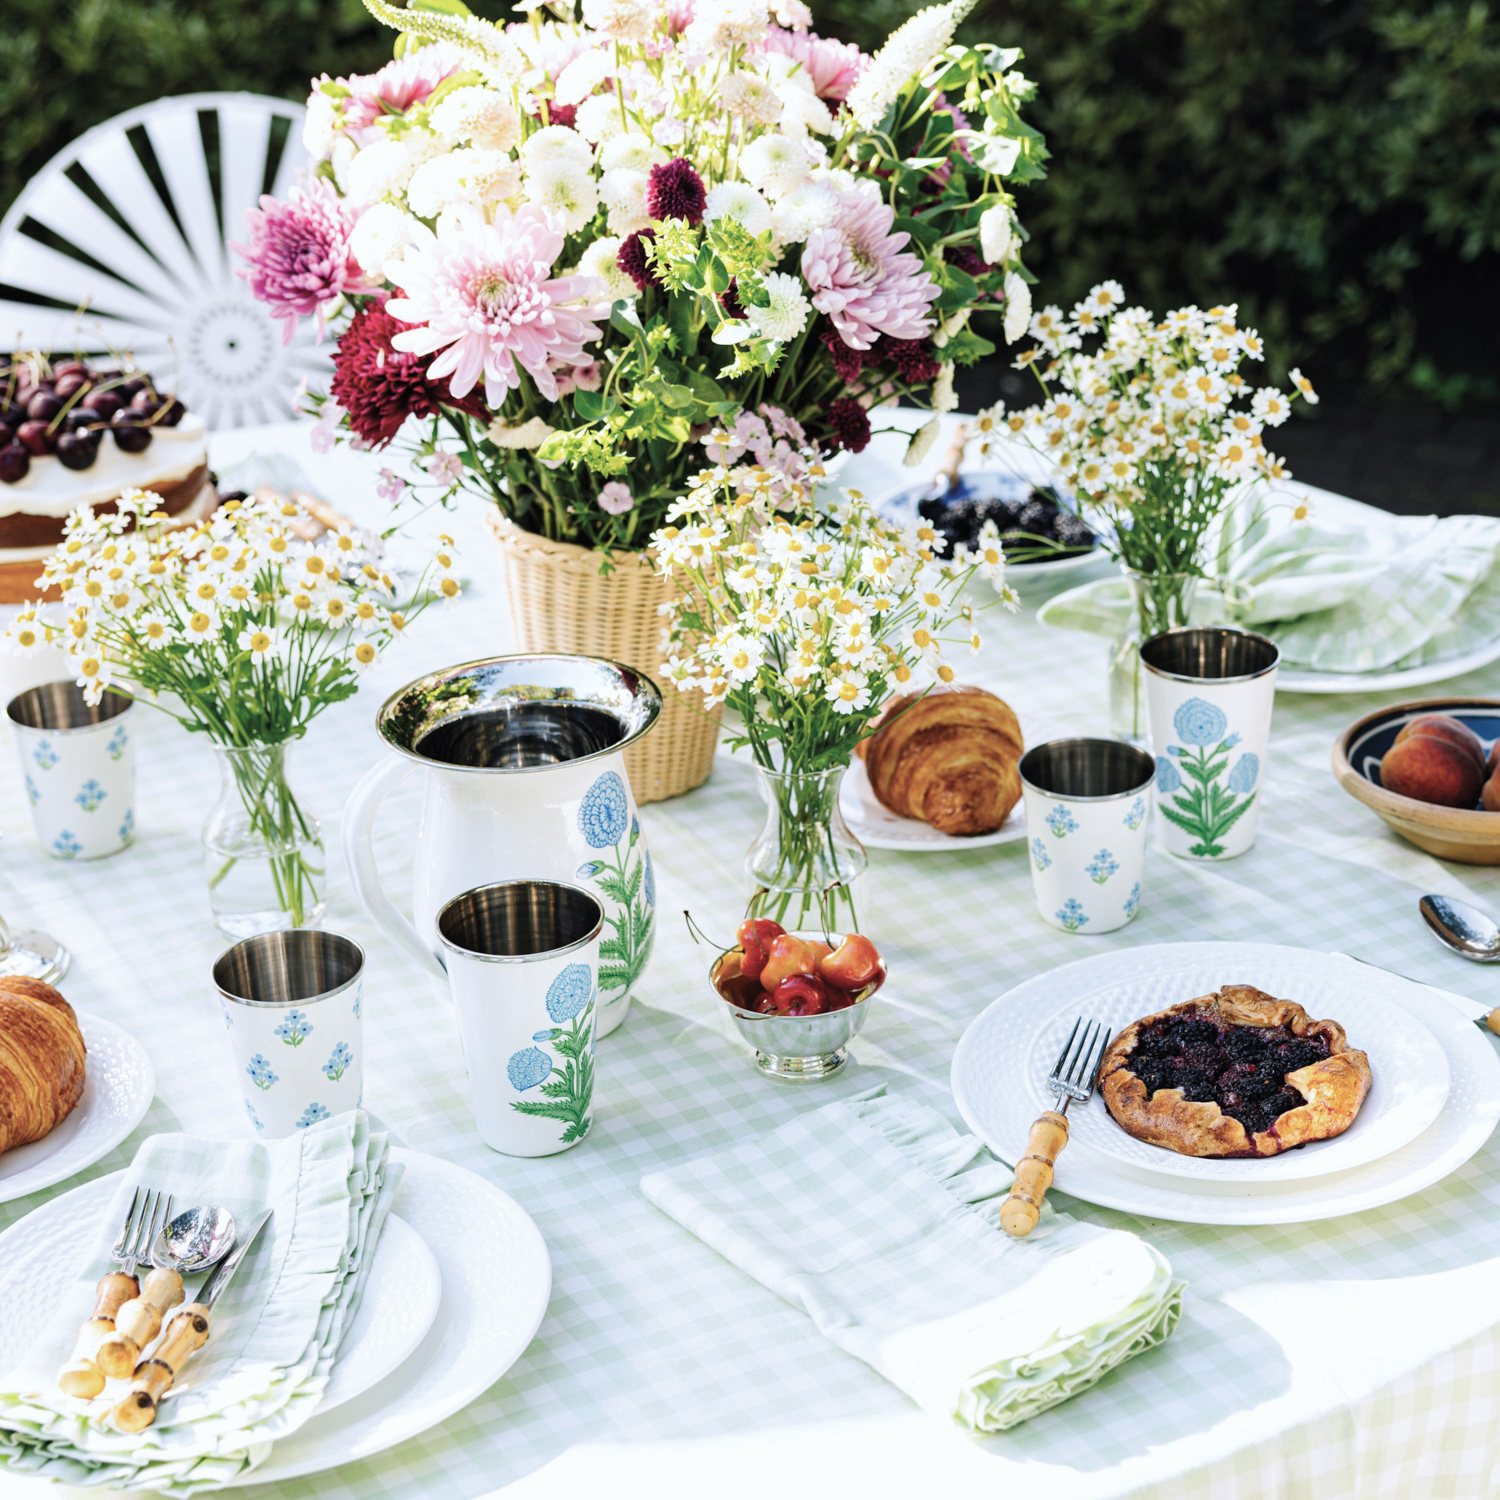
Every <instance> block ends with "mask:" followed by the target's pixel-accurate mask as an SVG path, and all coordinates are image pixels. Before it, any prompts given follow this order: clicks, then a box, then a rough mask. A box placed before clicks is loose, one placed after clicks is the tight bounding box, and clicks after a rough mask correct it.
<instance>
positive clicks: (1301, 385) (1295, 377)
mask: <svg viewBox="0 0 1500 1500" xmlns="http://www.w3.org/2000/svg"><path fill="white" fill-rule="evenodd" d="M1286 378H1287V379H1288V380H1290V381H1291V382H1292V384H1293V385H1294V386H1295V387H1296V388H1297V393H1298V394H1299V395H1300V396H1301V397H1302V399H1303V400H1304V401H1306V402H1307V404H1308V405H1309V406H1316V405H1317V404H1318V393H1317V392H1316V391H1315V390H1314V389H1313V383H1312V381H1310V380H1309V379H1308V378H1307V376H1306V375H1304V374H1303V373H1302V371H1301V370H1291V371H1289V372H1288V374H1287V377H1286Z"/></svg>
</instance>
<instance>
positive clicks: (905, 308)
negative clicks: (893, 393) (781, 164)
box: [802, 193, 941, 349]
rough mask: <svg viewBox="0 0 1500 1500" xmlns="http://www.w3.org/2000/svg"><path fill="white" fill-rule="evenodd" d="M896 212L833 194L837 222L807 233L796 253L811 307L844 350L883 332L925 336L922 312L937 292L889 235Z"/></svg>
mask: <svg viewBox="0 0 1500 1500" xmlns="http://www.w3.org/2000/svg"><path fill="white" fill-rule="evenodd" d="M895 218H896V213H895V210H894V209H892V208H891V207H890V206H889V205H887V204H885V203H882V202H881V201H880V200H879V199H878V198H871V197H867V196H866V195H865V194H863V193H840V194H839V214H838V218H837V220H836V221H835V222H834V224H833V225H832V226H831V227H830V228H828V229H815V230H813V232H812V233H811V234H810V235H808V237H807V244H806V245H805V246H804V247H803V250H802V276H803V279H804V280H805V281H806V282H807V284H808V286H809V287H810V288H811V289H812V293H813V299H812V305H813V306H814V307H815V308H817V310H818V311H819V312H820V313H826V314H827V315H828V316H829V318H831V319H832V321H833V326H834V327H835V328H837V329H838V331H839V337H840V338H842V339H843V341H844V342H845V343H846V344H848V345H849V347H850V348H851V349H868V348H869V347H870V346H871V345H872V344H873V343H874V342H875V340H876V339H877V338H878V337H879V336H880V335H881V334H882V333H883V334H886V335H888V336H889V337H890V338H893V339H920V338H923V337H925V336H926V335H927V334H929V333H930V332H931V331H932V328H933V319H932V317H931V316H930V315H929V313H928V308H929V306H930V305H931V304H932V303H933V302H935V301H936V300H937V298H938V296H939V294H940V290H941V289H940V288H939V287H938V285H937V283H936V282H935V281H934V280H933V279H932V277H930V276H929V275H928V274H927V272H926V271H925V270H924V269H923V268H922V262H921V260H920V259H918V257H917V256H915V255H911V254H908V253H905V252H904V251H903V250H902V246H903V245H905V244H906V242H907V240H908V239H910V238H911V236H910V235H907V234H892V233H891V225H892V223H893V222H894V221H895Z"/></svg>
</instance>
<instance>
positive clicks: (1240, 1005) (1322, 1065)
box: [1099, 984, 1370, 1156]
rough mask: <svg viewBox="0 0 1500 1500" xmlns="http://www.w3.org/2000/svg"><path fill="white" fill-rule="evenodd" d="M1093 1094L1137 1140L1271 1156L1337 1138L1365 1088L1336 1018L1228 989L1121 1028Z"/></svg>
mask: <svg viewBox="0 0 1500 1500" xmlns="http://www.w3.org/2000/svg"><path fill="white" fill-rule="evenodd" d="M1099 1092H1100V1093H1101V1094H1102V1095H1103V1096H1104V1102H1105V1104H1106V1106H1107V1107H1108V1109H1109V1112H1110V1114H1111V1115H1113V1116H1114V1118H1115V1121H1116V1122H1117V1123H1118V1124H1119V1125H1120V1126H1121V1127H1122V1128H1123V1129H1125V1130H1127V1131H1128V1132H1129V1133H1130V1134H1131V1135H1133V1136H1135V1137H1136V1138H1137V1139H1139V1140H1143V1141H1149V1142H1150V1143H1151V1144H1152V1145H1153V1146H1164V1147H1165V1148H1166V1149H1167V1150H1168V1151H1177V1152H1180V1153H1181V1154H1182V1155H1183V1156H1276V1155H1278V1154H1279V1153H1280V1152H1282V1151H1289V1150H1291V1149H1292V1147H1294V1146H1303V1145H1306V1144H1307V1142H1309V1141H1324V1140H1328V1139H1329V1138H1330V1137H1332V1136H1336V1135H1342V1134H1343V1132H1344V1131H1346V1130H1347V1129H1348V1128H1349V1127H1350V1125H1352V1124H1353V1123H1354V1117H1355V1116H1356V1115H1357V1114H1358V1113H1359V1107H1360V1105H1361V1104H1363V1103H1364V1099H1365V1095H1366V1094H1368V1093H1369V1092H1370V1060H1369V1058H1367V1057H1366V1056H1365V1054H1364V1053H1363V1052H1360V1051H1358V1050H1356V1049H1355V1048H1352V1047H1350V1046H1349V1043H1348V1039H1347V1038H1346V1037H1345V1035H1344V1028H1343V1027H1342V1026H1340V1025H1339V1024H1338V1022H1337V1021H1315V1020H1313V1019H1312V1017H1311V1016H1309V1015H1308V1013H1307V1012H1306V1011H1305V1010H1303V1008H1302V1007H1301V1006H1300V1005H1298V1004H1296V1003H1295V1002H1294V1001H1291V1000H1277V999H1276V998H1274V997H1273V996H1271V995H1267V994H1266V993H1264V991H1262V990H1257V989H1254V988H1252V987H1251V986H1250V985H1247V984H1226V985H1224V986H1223V987H1222V988H1221V989H1218V990H1216V991H1215V992H1214V993H1213V994H1211V995H1202V996H1199V997H1198V998H1197V999H1196V1000H1186V1001H1184V1002H1183V1003H1182V1004H1180V1005H1174V1006H1172V1007H1171V1008H1170V1009H1168V1010H1164V1011H1159V1012H1158V1013H1157V1014H1156V1015H1154V1016H1147V1017H1145V1019H1144V1020H1140V1021H1137V1022H1136V1023H1135V1024H1134V1025H1133V1026H1127V1027H1126V1028H1125V1030H1124V1031H1122V1032H1121V1033H1120V1034H1119V1036H1117V1037H1116V1038H1115V1039H1114V1041H1113V1042H1111V1043H1110V1045H1109V1049H1108V1051H1106V1052H1105V1054H1104V1060H1103V1062H1102V1063H1101V1064H1100V1068H1099Z"/></svg>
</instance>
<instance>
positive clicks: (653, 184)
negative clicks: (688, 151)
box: [646, 156, 708, 227]
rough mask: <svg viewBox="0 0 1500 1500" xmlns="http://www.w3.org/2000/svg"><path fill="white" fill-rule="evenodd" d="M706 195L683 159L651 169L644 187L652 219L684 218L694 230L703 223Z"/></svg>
mask: <svg viewBox="0 0 1500 1500" xmlns="http://www.w3.org/2000/svg"><path fill="white" fill-rule="evenodd" d="M707 203H708V194H707V193H706V192H705V191H704V188H703V179H702V178H701V177H700V176H699V175H698V173H697V171H696V169H695V168H694V166H693V164H692V162H690V161H689V160H688V159H687V157H685V156H677V157H673V159H672V160H671V161H669V162H663V163H662V164H661V165H660V166H655V167H652V168H651V176H650V180H649V181H648V182H647V184H646V212H647V213H648V214H650V215H651V217H652V218H653V219H686V220H687V221H688V223H689V224H692V225H694V226H695V227H696V226H697V225H698V224H701V223H702V222H703V210H704V208H705V207H706V206H707Z"/></svg>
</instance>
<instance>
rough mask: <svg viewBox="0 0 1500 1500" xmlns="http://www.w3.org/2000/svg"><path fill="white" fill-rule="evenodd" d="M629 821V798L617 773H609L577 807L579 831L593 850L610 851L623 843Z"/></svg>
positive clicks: (585, 795) (606, 773)
mask: <svg viewBox="0 0 1500 1500" xmlns="http://www.w3.org/2000/svg"><path fill="white" fill-rule="evenodd" d="M629 821H630V815H629V798H628V797H627V796H626V794H625V782H624V779H623V778H622V777H621V776H620V773H619V772H618V771H606V772H605V773H604V774H603V775H602V776H601V777H600V778H599V779H598V780H597V781H596V782H595V783H594V784H593V786H591V787H590V788H589V789H588V791H586V792H585V793H584V794H583V801H582V802H581V803H580V804H579V808H578V828H579V831H580V832H581V833H582V834H583V836H584V838H585V839H586V840H587V841H588V846H589V848H590V849H608V848H610V847H612V846H613V845H615V844H618V843H619V842H620V838H621V836H622V835H623V834H624V832H625V829H626V827H627V826H628V824H629Z"/></svg>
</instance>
